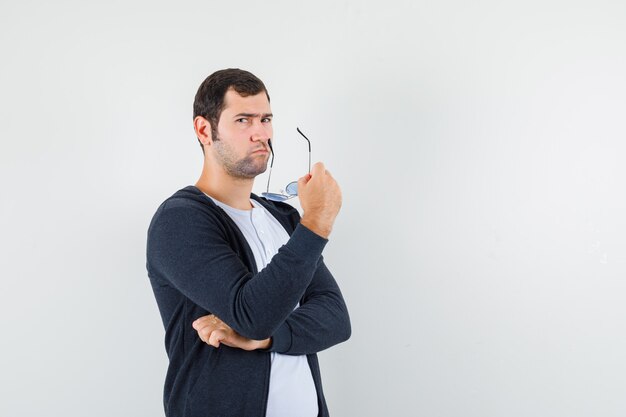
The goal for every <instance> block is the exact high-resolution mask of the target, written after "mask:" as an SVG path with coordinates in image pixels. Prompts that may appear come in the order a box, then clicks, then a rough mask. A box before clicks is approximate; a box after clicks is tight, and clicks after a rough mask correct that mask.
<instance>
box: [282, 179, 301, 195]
mask: <svg viewBox="0 0 626 417" xmlns="http://www.w3.org/2000/svg"><path fill="white" fill-rule="evenodd" d="M285 191H286V192H287V194H288V195H291V196H295V195H298V181H291V182H290V183H289V184H287V187H286V188H285Z"/></svg>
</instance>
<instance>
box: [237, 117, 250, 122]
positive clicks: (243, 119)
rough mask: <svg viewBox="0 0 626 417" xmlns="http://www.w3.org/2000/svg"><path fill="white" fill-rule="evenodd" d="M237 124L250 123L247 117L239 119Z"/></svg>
mask: <svg viewBox="0 0 626 417" xmlns="http://www.w3.org/2000/svg"><path fill="white" fill-rule="evenodd" d="M236 122H238V123H248V118H247V117H242V118H240V119H237V120H236Z"/></svg>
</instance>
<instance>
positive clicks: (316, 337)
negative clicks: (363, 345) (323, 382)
mask: <svg viewBox="0 0 626 417" xmlns="http://www.w3.org/2000/svg"><path fill="white" fill-rule="evenodd" d="M350 334H351V326H350V317H349V314H348V309H347V307H346V304H345V301H344V299H343V296H342V294H341V291H340V290H339V287H338V285H337V283H336V281H335V279H334V278H333V276H332V275H331V273H330V271H329V270H328V269H327V268H326V266H325V265H324V263H323V262H320V265H319V267H318V270H317V271H316V274H315V277H314V279H313V282H312V283H311V285H310V288H309V289H307V293H306V294H305V297H304V299H303V303H302V305H301V306H300V307H298V308H297V309H295V310H294V311H293V312H292V313H291V314H290V315H289V317H287V319H286V320H285V322H284V323H283V324H281V326H280V327H279V328H278V329H277V330H276V332H274V334H273V335H272V346H271V348H269V350H270V351H275V352H279V353H284V354H290V355H302V354H309V353H317V352H320V351H322V350H324V349H327V348H329V347H331V346H334V345H336V344H338V343H341V342H344V341H346V340H347V339H348V338H349V337H350Z"/></svg>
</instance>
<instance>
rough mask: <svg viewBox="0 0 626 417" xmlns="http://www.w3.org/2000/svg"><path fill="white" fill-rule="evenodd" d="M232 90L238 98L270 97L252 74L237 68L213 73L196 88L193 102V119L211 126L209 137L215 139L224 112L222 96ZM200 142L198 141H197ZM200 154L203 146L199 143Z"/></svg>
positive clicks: (261, 82) (263, 85)
mask: <svg viewBox="0 0 626 417" xmlns="http://www.w3.org/2000/svg"><path fill="white" fill-rule="evenodd" d="M230 88H232V89H234V90H235V91H236V92H237V93H238V94H239V95H240V96H242V97H247V96H254V95H257V94H259V93H261V92H265V95H266V96H267V100H268V101H269V99H270V95H269V94H268V92H267V88H265V84H263V81H261V80H260V79H259V78H258V77H256V76H255V75H254V74H252V73H250V72H248V71H244V70H241V69H238V68H228V69H223V70H219V71H215V72H214V73H213V74H211V75H209V76H208V77H207V78H206V79H205V80H204V81H203V82H202V84H200V87H199V88H198V92H197V93H196V98H195V99H194V101H193V118H194V120H195V118H196V117H197V116H202V117H204V118H205V119H207V120H208V121H209V123H210V124H211V135H212V136H213V139H214V140H216V138H217V123H218V122H219V120H220V116H221V114H222V110H224V105H225V103H224V96H225V95H226V92H227V91H228V90H229V89H230ZM198 142H200V139H198ZM200 147H201V148H202V152H204V146H203V145H202V143H200Z"/></svg>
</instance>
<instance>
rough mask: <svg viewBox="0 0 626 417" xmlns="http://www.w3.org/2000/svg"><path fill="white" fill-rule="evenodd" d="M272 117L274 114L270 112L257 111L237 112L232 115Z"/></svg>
mask: <svg viewBox="0 0 626 417" xmlns="http://www.w3.org/2000/svg"><path fill="white" fill-rule="evenodd" d="M261 116H263V117H274V115H273V114H272V113H263V114H259V113H239V114H236V115H234V116H233V117H261Z"/></svg>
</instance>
